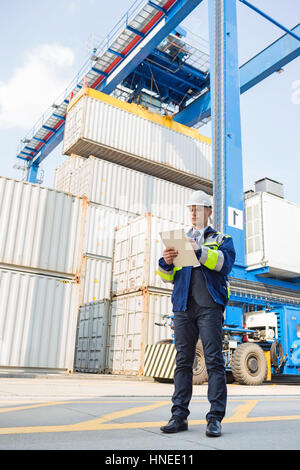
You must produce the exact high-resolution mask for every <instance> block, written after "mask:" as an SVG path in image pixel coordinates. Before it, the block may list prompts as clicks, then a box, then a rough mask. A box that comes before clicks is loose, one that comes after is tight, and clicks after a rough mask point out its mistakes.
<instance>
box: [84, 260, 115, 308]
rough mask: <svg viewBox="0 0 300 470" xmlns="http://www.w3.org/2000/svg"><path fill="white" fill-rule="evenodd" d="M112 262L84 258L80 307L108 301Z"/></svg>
mask: <svg viewBox="0 0 300 470" xmlns="http://www.w3.org/2000/svg"><path fill="white" fill-rule="evenodd" d="M111 275H112V261H111V260H106V259H101V258H91V257H85V256H84V264H83V270H82V276H81V299H80V305H85V304H87V303H90V302H99V301H100V300H104V299H110V296H111V294H110V292H111Z"/></svg>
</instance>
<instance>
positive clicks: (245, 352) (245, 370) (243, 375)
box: [231, 343, 267, 385]
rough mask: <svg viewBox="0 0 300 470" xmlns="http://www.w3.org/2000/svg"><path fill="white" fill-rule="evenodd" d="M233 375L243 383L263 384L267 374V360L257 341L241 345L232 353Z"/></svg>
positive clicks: (237, 380)
mask: <svg viewBox="0 0 300 470" xmlns="http://www.w3.org/2000/svg"><path fill="white" fill-rule="evenodd" d="M231 367H232V375H233V377H234V379H235V380H236V382H238V383H239V384H241V385H261V384H262V383H263V381H264V380H265V378H266V375H267V361H266V357H265V354H264V352H263V350H262V348H261V347H260V346H258V344H255V343H243V344H241V345H239V346H238V347H237V348H236V350H235V351H234V353H233V355H232V362H231Z"/></svg>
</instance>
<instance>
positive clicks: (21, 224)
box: [0, 177, 86, 371]
mask: <svg viewBox="0 0 300 470" xmlns="http://www.w3.org/2000/svg"><path fill="white" fill-rule="evenodd" d="M85 213H86V200H85V199H84V198H80V197H78V196H72V195H69V194H65V193H63V192H59V191H55V190H53V189H48V188H44V187H41V186H39V185H34V184H30V183H26V182H23V181H16V180H13V179H9V178H5V177H0V227H1V232H0V367H2V368H22V369H28V368H30V369H33V368H34V369H35V368H39V369H47V370H57V371H72V369H73V360H74V347H75V338H76V322H77V313H78V308H79V304H80V284H79V279H80V275H81V266H82V244H83V230H84V220H85Z"/></svg>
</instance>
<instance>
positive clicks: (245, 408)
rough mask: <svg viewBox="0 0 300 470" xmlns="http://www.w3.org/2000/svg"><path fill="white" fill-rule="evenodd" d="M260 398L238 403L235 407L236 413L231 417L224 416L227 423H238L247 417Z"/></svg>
mask: <svg viewBox="0 0 300 470" xmlns="http://www.w3.org/2000/svg"><path fill="white" fill-rule="evenodd" d="M257 402H258V400H247V402H246V403H244V404H241V405H238V406H237V407H236V409H235V413H234V414H233V415H232V416H230V417H229V418H224V422H225V421H226V422H227V423H228V422H230V423H238V422H241V421H242V420H244V419H246V418H247V416H248V414H249V413H250V411H252V410H253V408H254V407H255V406H256V404H257Z"/></svg>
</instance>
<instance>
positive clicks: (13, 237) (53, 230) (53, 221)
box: [0, 177, 86, 277]
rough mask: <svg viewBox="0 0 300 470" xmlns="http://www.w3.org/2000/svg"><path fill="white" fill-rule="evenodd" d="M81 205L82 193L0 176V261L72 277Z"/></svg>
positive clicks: (4, 264)
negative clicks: (76, 194) (64, 191)
mask: <svg viewBox="0 0 300 470" xmlns="http://www.w3.org/2000/svg"><path fill="white" fill-rule="evenodd" d="M85 210H86V201H85V200H83V199H82V198H79V197H76V196H72V195H68V194H64V193H62V192H58V191H55V190H53V189H49V188H44V187H41V186H39V185H35V184H30V183H26V182H24V181H16V180H13V179H9V178H4V177H0V226H1V231H0V265H1V266H2V267H9V266H12V267H13V266H15V267H18V269H19V268H24V269H25V270H30V271H32V272H41V273H42V272H43V273H49V272H52V273H54V274H61V275H62V276H71V277H74V276H75V275H76V274H77V273H78V272H79V271H80V264H81V251H82V246H83V235H84V233H83V231H84V223H85Z"/></svg>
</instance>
